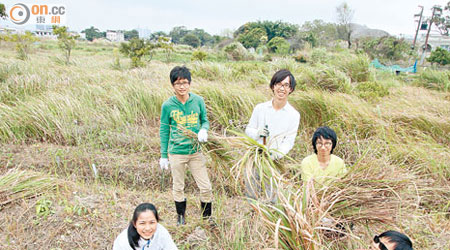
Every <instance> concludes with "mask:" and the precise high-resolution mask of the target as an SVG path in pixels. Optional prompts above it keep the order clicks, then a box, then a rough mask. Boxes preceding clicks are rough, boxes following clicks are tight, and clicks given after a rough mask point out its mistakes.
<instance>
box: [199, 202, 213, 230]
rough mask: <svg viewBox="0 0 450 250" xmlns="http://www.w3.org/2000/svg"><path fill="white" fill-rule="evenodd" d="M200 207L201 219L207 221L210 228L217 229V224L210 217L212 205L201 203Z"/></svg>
mask: <svg viewBox="0 0 450 250" xmlns="http://www.w3.org/2000/svg"><path fill="white" fill-rule="evenodd" d="M200 206H201V209H202V218H203V220H205V221H208V224H209V226H210V227H212V228H215V227H217V223H216V222H215V221H214V219H213V218H212V217H211V214H212V204H211V202H201V203H200Z"/></svg>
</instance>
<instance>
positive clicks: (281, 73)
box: [270, 69, 296, 93]
mask: <svg viewBox="0 0 450 250" xmlns="http://www.w3.org/2000/svg"><path fill="white" fill-rule="evenodd" d="M288 76H289V79H290V82H291V92H290V93H292V92H294V90H295V85H296V83H295V77H294V76H293V75H292V73H291V72H290V71H289V70H287V69H280V70H278V71H277V72H275V74H273V76H272V80H270V89H272V90H273V87H274V86H275V84H277V83H279V82H281V81H283V80H284V79H285V78H286V77H288Z"/></svg>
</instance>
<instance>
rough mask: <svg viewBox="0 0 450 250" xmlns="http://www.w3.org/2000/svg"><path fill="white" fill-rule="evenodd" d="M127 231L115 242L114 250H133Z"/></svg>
mask: <svg viewBox="0 0 450 250" xmlns="http://www.w3.org/2000/svg"><path fill="white" fill-rule="evenodd" d="M126 232H127V231H126V230H125V231H122V233H120V234H119V236H117V238H116V240H114V245H113V250H133V249H132V248H131V246H130V243H128V238H127V233H126Z"/></svg>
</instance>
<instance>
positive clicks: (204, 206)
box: [200, 202, 212, 219]
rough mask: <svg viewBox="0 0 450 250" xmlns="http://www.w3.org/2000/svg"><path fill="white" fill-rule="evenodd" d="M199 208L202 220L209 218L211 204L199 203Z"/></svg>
mask: <svg viewBox="0 0 450 250" xmlns="http://www.w3.org/2000/svg"><path fill="white" fill-rule="evenodd" d="M200 206H201V208H202V217H203V219H208V218H209V217H211V214H212V208H211V202H201V203H200Z"/></svg>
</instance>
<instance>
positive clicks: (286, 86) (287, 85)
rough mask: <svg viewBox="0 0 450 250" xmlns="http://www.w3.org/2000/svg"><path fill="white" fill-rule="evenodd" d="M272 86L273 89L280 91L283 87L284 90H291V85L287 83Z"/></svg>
mask: <svg viewBox="0 0 450 250" xmlns="http://www.w3.org/2000/svg"><path fill="white" fill-rule="evenodd" d="M274 86H275V88H278V89H280V88H281V87H284V89H290V88H291V84H289V83H288V82H286V83H282V82H278V83H275V85H274Z"/></svg>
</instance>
